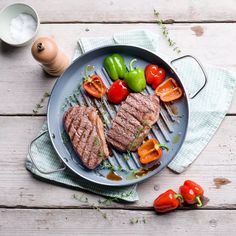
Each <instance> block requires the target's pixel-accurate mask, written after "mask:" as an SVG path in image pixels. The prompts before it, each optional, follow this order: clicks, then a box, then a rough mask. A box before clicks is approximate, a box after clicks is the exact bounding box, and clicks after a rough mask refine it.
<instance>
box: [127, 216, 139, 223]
mask: <svg viewBox="0 0 236 236" xmlns="http://www.w3.org/2000/svg"><path fill="white" fill-rule="evenodd" d="M138 220H139V219H138V218H137V217H133V218H130V219H129V222H130V224H137V223H138Z"/></svg>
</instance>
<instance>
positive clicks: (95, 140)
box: [94, 137, 100, 147]
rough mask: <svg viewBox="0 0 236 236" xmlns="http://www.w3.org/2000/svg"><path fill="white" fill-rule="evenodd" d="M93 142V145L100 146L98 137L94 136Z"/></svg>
mask: <svg viewBox="0 0 236 236" xmlns="http://www.w3.org/2000/svg"><path fill="white" fill-rule="evenodd" d="M94 144H95V146H97V147H99V146H100V140H99V138H98V137H95V138H94Z"/></svg>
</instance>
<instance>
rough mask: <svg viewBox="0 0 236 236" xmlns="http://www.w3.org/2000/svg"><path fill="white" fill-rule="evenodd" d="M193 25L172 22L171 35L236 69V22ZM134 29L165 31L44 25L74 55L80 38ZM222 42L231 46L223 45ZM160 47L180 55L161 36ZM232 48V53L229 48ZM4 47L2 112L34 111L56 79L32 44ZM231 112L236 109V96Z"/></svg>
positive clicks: (0, 57)
mask: <svg viewBox="0 0 236 236" xmlns="http://www.w3.org/2000/svg"><path fill="white" fill-rule="evenodd" d="M192 26H194V25H193V24H181V25H180V24H177V25H176V24H174V25H170V26H169V28H170V34H171V37H172V38H173V39H175V41H176V42H177V44H178V45H179V47H180V48H181V49H182V52H183V53H190V54H193V55H195V56H197V57H198V58H199V59H200V60H201V61H202V62H203V63H208V64H213V65H217V66H222V67H226V68H229V69H232V70H234V71H236V64H235V63H234V61H235V56H234V55H235V54H236V52H235V45H234V41H233V40H232V38H235V35H236V27H235V24H201V27H202V28H203V30H204V33H203V35H202V36H200V37H199V36H196V35H195V32H194V31H193V30H191V27H192ZM130 29H147V30H152V31H153V32H155V33H161V32H160V30H159V27H158V26H157V25H156V24H49V25H41V30H40V35H44V36H45V35H48V36H53V37H55V39H56V41H57V42H58V44H59V45H60V47H61V48H62V49H64V51H65V52H66V53H67V55H69V56H71V55H72V54H73V51H74V49H75V47H76V40H77V39H78V38H80V37H89V36H104V35H107V36H111V35H112V34H114V33H116V32H119V31H125V30H130ZM219 29H220V30H219ZM104 32H105V33H104ZM225 35H227V37H226V36H225ZM222 42H224V45H227V48H226V47H222V46H221V45H222ZM193 45H194V47H193ZM158 47H159V52H160V55H168V56H169V57H170V58H174V57H177V56H179V55H176V54H175V53H173V51H172V50H171V49H170V48H169V47H168V45H167V43H166V41H165V40H164V39H163V38H162V37H161V36H160V43H159V45H158ZM229 48H230V50H231V53H229V52H228V49H229ZM0 51H1V53H0V61H1V70H0V101H1V103H0V114H19V113H21V114H32V110H33V109H34V106H35V104H37V103H38V102H39V101H40V99H41V97H42V96H43V94H44V92H46V91H50V90H51V88H52V86H53V84H54V82H55V81H56V79H55V78H50V77H49V76H46V75H45V74H44V73H43V71H42V70H41V68H40V66H39V65H38V63H37V62H36V61H34V59H33V58H32V56H31V54H30V46H27V47H23V48H11V47H8V46H6V45H5V44H1V46H0ZM225 55H227V56H225ZM45 107H46V106H45ZM45 107H44V108H43V109H42V110H41V111H40V113H41V114H45V111H46V110H45ZM229 113H236V98H235V99H234V101H233V104H232V106H231V110H230V111H229Z"/></svg>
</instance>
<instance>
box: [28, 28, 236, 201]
mask: <svg viewBox="0 0 236 236" xmlns="http://www.w3.org/2000/svg"><path fill="white" fill-rule="evenodd" d="M159 39H160V36H159V35H156V34H154V33H152V32H149V31H146V30H133V31H127V32H122V33H118V34H115V35H113V36H112V37H99V38H98V37H96V38H81V39H79V41H78V48H77V50H76V52H75V58H76V57H78V56H79V55H81V54H82V53H84V52H87V51H89V50H91V49H94V48H97V47H100V46H105V45H112V44H129V45H136V46H140V47H143V48H146V49H148V50H150V51H153V52H155V53H157V52H158V48H157V47H156V45H158V40H159ZM174 67H176V69H177V71H178V72H179V74H180V75H181V78H182V80H183V83H184V85H185V87H186V88H187V91H188V93H189V94H193V93H194V91H196V90H197V89H198V88H199V87H200V86H201V84H202V83H203V75H202V72H201V70H200V69H199V67H198V66H197V65H196V64H195V62H193V61H192V60H187V59H185V60H181V61H178V62H175V64H174ZM205 69H206V72H207V74H208V83H207V85H206V87H205V88H204V89H203V90H202V91H201V92H200V93H199V94H198V96H197V97H195V98H194V99H191V100H190V102H189V103H190V123H189V129H188V133H187V137H186V140H185V142H184V144H183V146H182V148H181V150H180V152H179V153H178V155H177V156H176V157H175V159H174V160H173V161H172V162H171V163H170V164H169V168H171V169H172V170H174V171H175V172H177V173H181V172H183V171H184V170H185V169H186V168H187V167H188V166H189V165H190V164H191V163H192V162H193V161H194V160H195V159H196V158H197V156H198V155H199V154H200V152H201V151H202V150H203V149H204V147H206V145H207V143H208V142H209V141H210V139H211V138H212V137H213V135H214V133H215V131H216V130H217V128H218V127H219V125H220V123H221V121H222V120H223V118H224V116H225V114H226V112H227V111H228V109H229V106H230V103H231V101H232V97H233V92H234V87H235V82H236V77H235V75H233V74H232V73H230V72H228V71H227V70H224V69H220V68H215V67H211V66H205ZM219 94H220V97H219ZM46 128H47V126H46V124H44V126H43V128H42V130H41V131H40V132H43V131H44V130H45V129H46ZM31 152H32V155H33V157H34V159H35V161H36V162H37V165H39V167H41V168H43V169H45V170H50V169H54V168H58V167H59V166H60V163H59V161H58V157H57V154H56V153H55V151H54V150H53V147H52V145H51V142H50V138H49V137H48V134H47V133H45V134H44V135H43V136H42V137H41V138H40V139H38V140H37V141H36V142H35V143H34V144H33V145H32V148H31ZM26 168H27V169H28V170H29V171H30V172H32V173H33V174H34V175H35V176H38V177H40V178H41V179H44V180H49V181H51V182H53V183H60V184H64V185H67V186H73V187H77V188H79V189H85V190H88V191H91V192H94V193H96V194H100V195H103V196H108V197H116V198H119V199H122V200H126V201H130V202H132V201H136V200H138V195H137V192H136V186H129V187H121V188H117V187H116V188H114V187H104V186H100V185H97V184H93V183H91V182H89V181H87V180H84V179H83V178H81V177H79V176H77V175H75V174H74V173H72V172H71V171H70V170H68V169H66V170H64V171H61V172H58V173H53V174H50V175H45V174H42V173H40V172H39V171H38V170H37V169H36V168H35V167H34V165H33V163H32V161H31V160H30V158H29V156H28V157H27V161H26Z"/></svg>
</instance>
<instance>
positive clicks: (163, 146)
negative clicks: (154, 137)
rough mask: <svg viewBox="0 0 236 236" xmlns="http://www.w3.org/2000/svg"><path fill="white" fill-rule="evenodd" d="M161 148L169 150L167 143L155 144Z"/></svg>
mask: <svg viewBox="0 0 236 236" xmlns="http://www.w3.org/2000/svg"><path fill="white" fill-rule="evenodd" d="M159 148H161V149H165V150H166V151H167V152H168V151H169V147H168V146H167V145H166V144H160V143H158V144H155V149H156V150H158V149H159Z"/></svg>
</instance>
